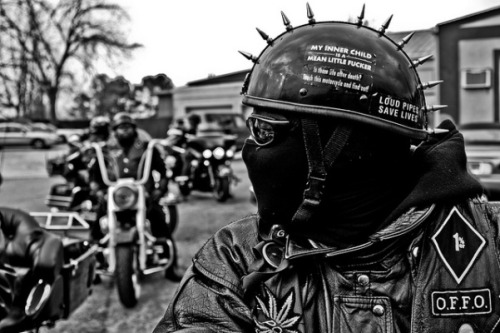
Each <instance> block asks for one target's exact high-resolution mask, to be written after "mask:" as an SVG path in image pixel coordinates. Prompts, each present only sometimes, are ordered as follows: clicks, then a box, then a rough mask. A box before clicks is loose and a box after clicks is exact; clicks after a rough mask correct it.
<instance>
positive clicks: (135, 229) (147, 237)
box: [92, 140, 177, 308]
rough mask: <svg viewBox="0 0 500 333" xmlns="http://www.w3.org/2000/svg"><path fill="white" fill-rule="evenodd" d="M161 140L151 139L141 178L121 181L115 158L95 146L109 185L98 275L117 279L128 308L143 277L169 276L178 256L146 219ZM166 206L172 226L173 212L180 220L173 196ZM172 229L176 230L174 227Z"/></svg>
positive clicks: (168, 242) (101, 171)
mask: <svg viewBox="0 0 500 333" xmlns="http://www.w3.org/2000/svg"><path fill="white" fill-rule="evenodd" d="M158 141H159V140H151V141H150V142H149V144H148V147H147V149H146V151H145V153H144V155H143V157H142V158H143V162H144V163H143V170H142V171H143V173H142V177H141V178H140V179H133V178H118V177H117V175H118V173H117V172H116V169H117V168H116V164H114V162H113V159H112V158H111V157H110V158H108V159H105V157H104V153H103V150H102V148H101V146H100V145H99V144H93V145H92V146H93V148H94V149H95V152H96V157H97V162H98V167H99V170H100V173H101V176H102V180H103V182H104V184H105V185H106V186H107V215H106V216H103V217H102V218H100V220H99V224H100V226H101V229H102V231H103V232H104V235H105V236H104V237H103V238H102V239H101V240H100V241H99V245H100V247H101V249H102V257H103V259H104V265H102V268H101V269H98V274H102V275H109V276H113V277H114V278H115V281H116V286H117V290H118V296H119V299H120V301H121V303H122V304H123V305H124V306H125V307H127V308H131V307H134V306H135V305H136V304H137V302H138V300H139V297H140V285H141V282H142V280H143V278H144V277H145V276H147V275H150V274H154V273H157V272H162V271H163V272H164V273H165V277H167V274H168V270H169V269H170V268H171V267H172V265H173V263H174V261H175V258H176V255H177V253H176V248H175V244H174V240H173V239H172V238H171V237H169V238H156V237H154V236H153V235H152V232H151V225H150V221H148V220H147V219H146V200H147V193H146V190H145V184H146V182H147V181H148V178H149V175H150V171H151V161H152V156H153V149H154V146H155V145H156V144H157V143H158ZM113 170H114V172H112V173H111V176H113V177H114V179H113V180H111V178H110V175H109V174H108V172H109V171H113ZM113 173H114V174H113ZM163 203H164V205H165V206H164V207H166V212H168V213H169V214H167V215H166V216H167V221H165V223H167V224H171V223H172V221H171V219H169V218H168V217H169V216H170V217H172V215H173V214H174V211H175V217H176V218H177V206H176V202H175V200H174V198H172V195H170V197H167V198H165V199H164V200H163ZM168 207H170V208H168ZM169 227H170V230H172V229H173V227H172V226H171V225H169Z"/></svg>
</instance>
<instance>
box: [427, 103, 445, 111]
mask: <svg viewBox="0 0 500 333" xmlns="http://www.w3.org/2000/svg"><path fill="white" fill-rule="evenodd" d="M447 107H448V105H441V104H437V105H427V106H425V107H423V108H422V110H423V111H427V112H435V111H439V110H442V109H445V108H447Z"/></svg>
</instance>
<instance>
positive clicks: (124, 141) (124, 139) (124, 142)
mask: <svg viewBox="0 0 500 333" xmlns="http://www.w3.org/2000/svg"><path fill="white" fill-rule="evenodd" d="M115 136H116V140H117V141H118V143H119V144H120V146H122V147H126V148H128V147H130V146H132V144H133V143H134V141H135V139H136V137H137V134H136V133H134V132H132V133H131V134H130V135H118V134H115Z"/></svg>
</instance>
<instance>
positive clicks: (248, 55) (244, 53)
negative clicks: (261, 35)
mask: <svg viewBox="0 0 500 333" xmlns="http://www.w3.org/2000/svg"><path fill="white" fill-rule="evenodd" d="M238 52H239V53H240V54H241V55H242V56H244V57H245V58H247V59H248V60H251V61H253V62H254V63H255V62H257V57H256V56H254V55H253V54H251V53H248V52H245V51H238Z"/></svg>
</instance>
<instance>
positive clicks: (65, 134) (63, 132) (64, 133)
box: [56, 128, 86, 143]
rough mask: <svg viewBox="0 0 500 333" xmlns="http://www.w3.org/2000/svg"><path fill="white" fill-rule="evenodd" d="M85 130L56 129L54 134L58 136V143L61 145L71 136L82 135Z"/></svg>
mask: <svg viewBox="0 0 500 333" xmlns="http://www.w3.org/2000/svg"><path fill="white" fill-rule="evenodd" d="M85 132H86V129H84V128H58V129H57V131H56V133H57V135H58V136H59V141H60V142H61V143H66V142H68V141H69V138H70V137H71V136H72V135H75V134H76V135H83V134H85Z"/></svg>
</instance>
